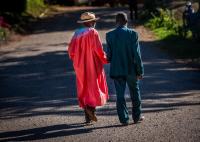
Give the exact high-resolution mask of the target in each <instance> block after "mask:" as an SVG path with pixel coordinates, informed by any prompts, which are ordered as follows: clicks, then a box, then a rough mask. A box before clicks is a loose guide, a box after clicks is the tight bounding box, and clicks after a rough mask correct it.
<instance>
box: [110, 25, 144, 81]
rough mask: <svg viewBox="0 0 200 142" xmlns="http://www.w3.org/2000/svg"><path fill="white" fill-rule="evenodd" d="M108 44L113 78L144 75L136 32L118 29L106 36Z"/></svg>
mask: <svg viewBox="0 0 200 142" xmlns="http://www.w3.org/2000/svg"><path fill="white" fill-rule="evenodd" d="M106 42H107V58H108V60H109V62H110V77H111V78H115V77H125V76H128V75H134V76H139V75H143V74H144V68H143V64H142V59H141V54H140V45H139V41H138V34H137V32H136V31H134V30H132V29H129V28H127V27H126V26H121V27H118V28H116V29H114V30H113V31H110V32H108V33H107V34H106Z"/></svg>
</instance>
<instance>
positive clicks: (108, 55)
mask: <svg viewBox="0 0 200 142" xmlns="http://www.w3.org/2000/svg"><path fill="white" fill-rule="evenodd" d="M106 43H107V46H106V47H107V48H106V54H107V59H108V61H109V62H111V59H112V49H111V46H110V41H109V38H108V34H106Z"/></svg>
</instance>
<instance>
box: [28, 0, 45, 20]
mask: <svg viewBox="0 0 200 142" xmlns="http://www.w3.org/2000/svg"><path fill="white" fill-rule="evenodd" d="M45 8H46V5H45V4H44V0H27V1H26V12H27V13H29V14H31V15H32V16H35V17H38V16H39V15H40V14H41V13H42V12H44V9H45Z"/></svg>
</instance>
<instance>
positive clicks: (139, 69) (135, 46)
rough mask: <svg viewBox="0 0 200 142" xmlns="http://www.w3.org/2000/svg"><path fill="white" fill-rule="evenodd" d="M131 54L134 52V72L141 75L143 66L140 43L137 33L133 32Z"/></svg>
mask: <svg viewBox="0 0 200 142" xmlns="http://www.w3.org/2000/svg"><path fill="white" fill-rule="evenodd" d="M133 54H134V64H135V66H136V74H137V75H143V74H144V67H143V63H142V59H141V53H140V44H139V39H138V34H137V33H136V34H135V40H134V42H133Z"/></svg>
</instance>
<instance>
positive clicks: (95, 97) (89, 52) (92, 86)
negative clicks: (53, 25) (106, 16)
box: [68, 28, 108, 108]
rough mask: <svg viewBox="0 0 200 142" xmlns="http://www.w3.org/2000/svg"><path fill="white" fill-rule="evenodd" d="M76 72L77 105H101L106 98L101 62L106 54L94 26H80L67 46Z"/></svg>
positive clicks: (106, 88) (106, 91) (106, 90)
mask: <svg viewBox="0 0 200 142" xmlns="http://www.w3.org/2000/svg"><path fill="white" fill-rule="evenodd" d="M68 54H69V57H70V59H71V60H72V61H73V66H74V70H75V73H76V84H77V94H78V101H79V106H80V107H82V108H84V107H85V106H86V105H89V106H91V107H96V106H102V105H104V104H105V103H106V102H107V100H108V87H107V83H106V75H105V72H104V69H103V64H106V63H107V59H106V55H105V53H104V51H103V47H102V44H101V41H100V38H99V35H98V32H97V31H96V30H95V29H94V28H82V29H79V30H77V31H76V32H75V34H74V36H73V38H72V40H71V42H70V44H69V48H68Z"/></svg>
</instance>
